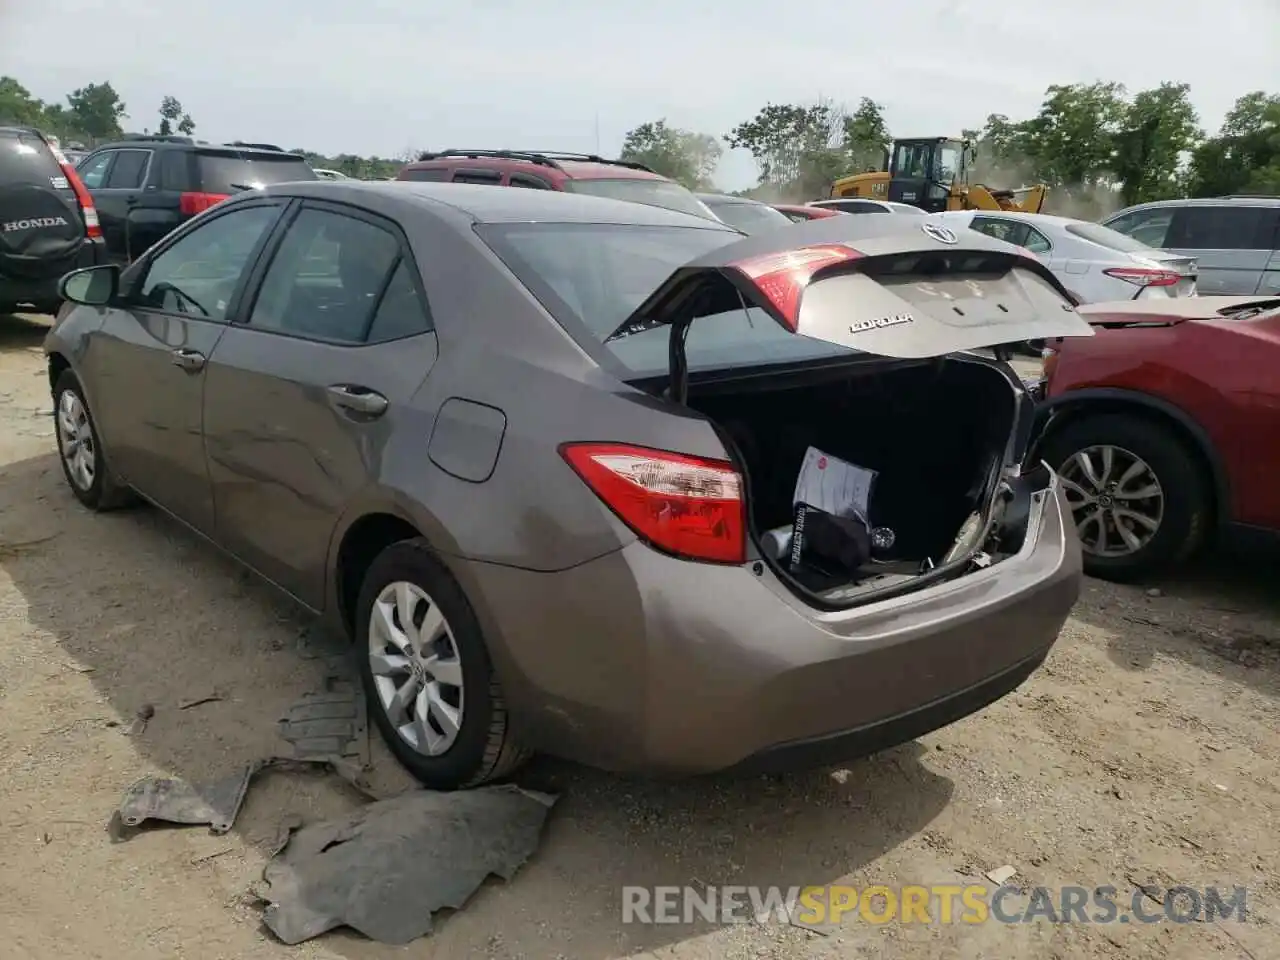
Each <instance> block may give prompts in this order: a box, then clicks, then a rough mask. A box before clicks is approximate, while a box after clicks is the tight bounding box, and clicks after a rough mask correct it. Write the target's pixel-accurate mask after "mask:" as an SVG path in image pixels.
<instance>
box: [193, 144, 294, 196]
mask: <svg viewBox="0 0 1280 960" xmlns="http://www.w3.org/2000/svg"><path fill="white" fill-rule="evenodd" d="M197 156H198V158H199V159H198V161H197V162H198V164H199V167H200V189H201V190H203V191H204V192H205V193H225V194H231V193H239V192H240V191H242V190H252V189H254V188H255V187H260V186H263V187H265V186H267V185H269V184H273V183H290V182H292V181H295V180H317V179H319V178H318V177H317V176H316V172H315V171H314V170H312V169H311V167H309V166H308V165H307V161H306V160H304V159H303V158H302V157H299V156H296V155H294V154H291V153H272V152H270V151H266V150H262V151H257V150H201V151H200V153H199V154H197Z"/></svg>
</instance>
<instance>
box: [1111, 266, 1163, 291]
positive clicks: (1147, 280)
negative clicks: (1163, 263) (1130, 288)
mask: <svg viewBox="0 0 1280 960" xmlns="http://www.w3.org/2000/svg"><path fill="white" fill-rule="evenodd" d="M1102 272H1103V273H1105V274H1106V275H1107V276H1108V277H1115V278H1116V279H1117V280H1123V281H1125V283H1132V284H1133V285H1134V286H1138V287H1176V286H1177V285H1178V281H1179V280H1181V279H1182V275H1181V274H1179V273H1175V272H1174V271H1172V270H1156V269H1153V268H1151V267H1111V268H1110V269H1108V270H1103V271H1102Z"/></svg>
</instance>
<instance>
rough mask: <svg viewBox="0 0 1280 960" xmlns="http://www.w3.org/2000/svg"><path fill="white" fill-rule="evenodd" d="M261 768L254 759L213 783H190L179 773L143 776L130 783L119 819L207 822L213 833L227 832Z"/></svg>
mask: <svg viewBox="0 0 1280 960" xmlns="http://www.w3.org/2000/svg"><path fill="white" fill-rule="evenodd" d="M261 768H262V764H261V763H252V764H249V765H248V766H247V767H244V768H243V769H242V770H240V771H239V772H238V773H236V774H234V775H232V776H229V777H224V778H223V779H221V780H217V781H215V782H213V783H207V784H194V783H187V781H185V780H180V779H178V778H177V777H143V778H142V779H141V780H139V781H138V782H137V783H135V784H134V785H133V786H131V787H130V788H129V789H128V790H127V791H126V792H125V795H124V800H123V801H121V803H120V807H119V809H118V810H117V811H116V814H117V816H118V817H119V819H120V823H121V824H123V825H124V826H126V827H137V826H139V825H140V824H142V823H143V822H144V821H146V820H164V821H166V822H168V823H184V824H197V823H207V824H208V825H209V828H210V829H211V830H212V831H213V832H214V833H226V832H227V831H228V830H230V829H231V825H232V824H233V823H235V820H236V815H237V814H238V813H239V812H240V807H241V805H243V803H244V797H245V793H246V791H248V789H249V781H250V780H251V779H253V775H254V774H255V773H257V772H258V770H260V769H261Z"/></svg>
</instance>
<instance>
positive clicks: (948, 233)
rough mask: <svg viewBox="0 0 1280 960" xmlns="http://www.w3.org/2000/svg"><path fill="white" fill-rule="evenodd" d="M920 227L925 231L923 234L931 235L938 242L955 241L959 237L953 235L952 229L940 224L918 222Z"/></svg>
mask: <svg viewBox="0 0 1280 960" xmlns="http://www.w3.org/2000/svg"><path fill="white" fill-rule="evenodd" d="M920 229H921V230H923V231H924V232H925V236H928V237H932V238H933V239H934V240H937V241H938V242H939V243H955V242H956V241H957V240H958V239H959V238H958V237H957V236H956V235H955V232H954V231H952V230H949V229H947V228H946V227H944V226H942V225H941V224H937V223H922V224H920Z"/></svg>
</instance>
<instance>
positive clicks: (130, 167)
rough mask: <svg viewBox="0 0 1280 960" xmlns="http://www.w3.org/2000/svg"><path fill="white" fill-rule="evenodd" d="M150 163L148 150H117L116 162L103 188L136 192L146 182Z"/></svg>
mask: <svg viewBox="0 0 1280 960" xmlns="http://www.w3.org/2000/svg"><path fill="white" fill-rule="evenodd" d="M150 163H151V151H150V150H117V151H116V162H115V163H114V164H112V166H111V172H110V174H108V175H107V182H106V184H104V186H106V187H107V188H108V189H110V190H136V189H138V188H139V187H141V186H142V184H143V182H144V181H145V180H146V175H147V167H148V165H149V164H150Z"/></svg>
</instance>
